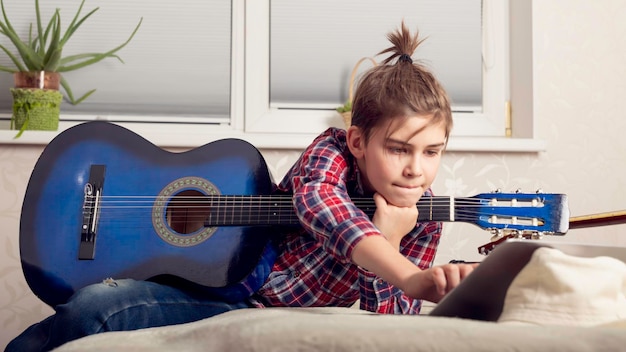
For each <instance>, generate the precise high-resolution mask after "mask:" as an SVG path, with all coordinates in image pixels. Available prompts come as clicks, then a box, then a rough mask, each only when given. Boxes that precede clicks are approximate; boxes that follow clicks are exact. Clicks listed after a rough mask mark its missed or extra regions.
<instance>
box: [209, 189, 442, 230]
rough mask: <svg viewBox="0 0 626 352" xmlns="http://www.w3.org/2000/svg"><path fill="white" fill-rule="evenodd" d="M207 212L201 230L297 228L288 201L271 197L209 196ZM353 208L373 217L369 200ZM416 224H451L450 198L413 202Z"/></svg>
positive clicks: (370, 200)
mask: <svg viewBox="0 0 626 352" xmlns="http://www.w3.org/2000/svg"><path fill="white" fill-rule="evenodd" d="M207 202H208V204H206V206H208V207H209V208H210V209H211V211H210V215H209V217H208V218H207V219H206V221H205V226H207V227H209V226H258V225H298V224H299V223H300V222H299V220H298V217H297V215H296V213H295V211H294V208H293V203H292V197H291V196H288V195H271V196H211V197H209V199H208V200H207ZM353 202H354V204H355V205H356V206H357V207H358V208H359V209H361V210H362V211H363V212H364V213H365V214H367V215H368V216H369V217H372V216H373V215H374V212H375V211H376V205H375V203H374V200H373V199H369V198H356V199H353ZM417 208H418V210H419V216H418V221H419V222H428V221H454V198H451V197H422V198H421V199H420V200H419V201H418V202H417Z"/></svg>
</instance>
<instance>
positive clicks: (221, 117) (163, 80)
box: [0, 0, 231, 122]
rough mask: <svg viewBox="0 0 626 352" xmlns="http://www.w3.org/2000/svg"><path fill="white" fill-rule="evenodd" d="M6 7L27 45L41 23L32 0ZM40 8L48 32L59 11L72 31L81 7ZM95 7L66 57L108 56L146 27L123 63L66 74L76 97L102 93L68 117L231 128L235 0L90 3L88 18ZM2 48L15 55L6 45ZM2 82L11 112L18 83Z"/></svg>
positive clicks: (0, 96)
mask: <svg viewBox="0 0 626 352" xmlns="http://www.w3.org/2000/svg"><path fill="white" fill-rule="evenodd" d="M4 5H5V9H6V12H7V16H8V17H9V20H10V21H11V23H12V24H13V26H14V27H15V28H16V29H18V30H19V32H20V33H21V34H22V35H23V36H24V38H26V37H27V35H28V30H29V24H30V23H31V22H33V23H35V21H36V17H35V2H34V0H5V1H4ZM39 5H40V8H41V12H42V18H43V19H44V20H45V21H46V23H45V24H47V21H48V20H49V18H50V17H51V16H52V14H53V12H54V10H55V8H60V9H61V20H62V26H67V25H68V24H69V22H70V21H71V20H72V18H73V16H74V14H75V13H76V10H77V9H78V6H79V5H80V0H57V1H51V0H40V2H39ZM96 7H99V10H98V11H97V12H96V13H94V14H93V15H92V16H91V17H90V18H89V19H87V21H85V22H84V24H83V25H82V26H81V27H80V28H79V29H78V30H77V32H76V33H75V34H74V36H73V37H72V38H71V39H70V41H69V42H68V44H67V45H66V46H65V48H64V51H63V54H64V56H67V55H72V54H79V53H89V52H105V51H107V50H110V49H112V48H114V47H116V46H118V45H119V44H121V43H123V42H124V41H125V40H126V39H127V38H128V36H129V35H130V34H131V33H132V31H133V29H134V28H135V26H136V25H137V23H138V22H139V20H140V18H142V17H143V23H142V25H141V28H140V29H139V31H138V32H137V34H136V35H135V37H134V38H133V40H132V41H131V42H130V43H129V44H128V45H127V46H126V47H125V48H123V49H122V50H121V51H119V52H118V55H119V56H120V57H121V59H122V60H123V61H124V63H121V62H119V61H118V60H116V59H114V58H108V59H105V60H103V61H101V62H99V63H96V64H94V65H92V66H89V67H87V68H83V69H79V70H77V71H71V72H67V73H64V74H63V75H64V77H65V78H66V79H67V81H68V82H69V84H70V86H71V88H72V91H73V93H74V96H75V97H78V96H81V95H82V94H84V93H85V92H87V91H89V90H91V89H94V88H96V89H97V90H96V92H95V93H94V94H93V95H92V96H90V97H89V98H88V99H87V100H85V101H84V102H82V103H81V104H78V105H76V106H71V105H69V104H68V103H64V105H63V106H62V111H63V113H64V114H68V113H70V114H82V115H94V114H95V115H98V114H103V115H132V116H136V117H137V116H139V117H140V121H141V120H150V119H151V117H158V116H171V117H172V120H173V121H172V122H176V121H177V119H178V120H181V118H183V117H192V118H198V119H202V120H204V121H213V120H214V121H218V122H219V121H227V122H229V121H230V117H229V114H230V90H231V87H230V84H231V83H230V82H231V81H230V71H231V70H230V67H231V1H230V0H211V1H204V0H177V1H176V2H171V1H163V0H161V1H158V0H157V1H145V0H144V1H128V0H87V1H86V2H85V5H84V7H83V10H82V14H83V15H85V14H87V13H88V12H89V11H90V10H92V9H94V8H96ZM45 24H44V25H45ZM63 28H65V27H63ZM34 29H35V30H36V26H35V27H34ZM1 43H2V45H4V46H5V47H7V48H12V45H11V44H10V43H9V42H8V40H7V39H6V38H5V37H2V38H1ZM0 57H1V59H0V60H1V62H2V64H3V65H12V63H11V62H10V60H9V59H8V58H7V57H6V55H1V56H0ZM1 74H2V76H1V77H2V79H1V80H0V104H1V106H2V107H4V108H5V110H7V109H8V108H9V107H10V105H11V96H10V93H9V88H10V87H12V86H13V81H12V77H11V76H10V75H9V74H8V73H1ZM192 120H193V119H192Z"/></svg>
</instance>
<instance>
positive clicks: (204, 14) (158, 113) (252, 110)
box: [0, 0, 542, 151]
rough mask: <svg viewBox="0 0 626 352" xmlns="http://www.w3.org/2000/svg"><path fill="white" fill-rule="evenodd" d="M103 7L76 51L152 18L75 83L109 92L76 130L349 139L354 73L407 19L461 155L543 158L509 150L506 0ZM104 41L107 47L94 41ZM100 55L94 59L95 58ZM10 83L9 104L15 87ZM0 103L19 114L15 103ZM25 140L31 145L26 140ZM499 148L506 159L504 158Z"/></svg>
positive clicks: (72, 118) (295, 144) (524, 141)
mask: <svg viewBox="0 0 626 352" xmlns="http://www.w3.org/2000/svg"><path fill="white" fill-rule="evenodd" d="M9 1H10V2H9ZM5 2H6V3H5V7H6V9H7V11H8V12H9V13H11V11H12V9H13V8H14V7H16V6H18V3H19V4H20V5H19V6H21V7H22V8H24V10H22V11H23V13H24V14H25V15H24V16H26V14H28V15H31V14H32V12H33V11H32V10H31V9H32V6H33V4H29V2H25V1H20V2H17V0H7V1H5ZM74 2H75V1H73V2H72V1H71V0H64V1H58V2H57V3H56V4H55V5H54V6H56V7H62V8H64V14H65V16H69V15H68V14H67V13H70V14H73V13H71V11H72V10H71V9H73V8H74V6H77V5H74V4H73V3H74ZM511 2H516V3H519V1H518V0H511ZM64 3H68V4H70V3H72V4H70V5H68V6H66V5H65V4H64ZM43 4H44V2H42V4H41V5H43ZM100 5H101V6H100ZM49 6H50V8H51V7H52V5H49ZM95 6H100V7H101V8H100V10H99V11H98V12H97V13H96V15H95V16H94V17H93V18H90V19H89V21H87V22H86V23H88V22H94V23H92V25H93V27H89V28H88V27H85V28H81V31H85V32H86V33H82V35H83V37H82V39H81V38H79V37H78V35H77V37H76V38H73V39H72V42H74V41H76V42H74V44H76V45H77V46H78V47H80V48H81V50H77V51H80V52H84V51H92V50H97V51H102V50H104V49H106V48H108V47H111V46H115V45H116V44H117V43H119V42H122V41H123V40H125V38H126V37H127V35H128V34H130V32H131V31H132V28H134V25H135V24H136V21H137V20H138V19H139V18H140V17H143V18H144V22H143V24H142V28H141V29H140V30H139V32H138V34H137V36H136V37H135V38H134V39H133V41H132V42H131V43H130V44H129V45H128V47H126V48H124V49H123V50H122V51H121V52H120V53H119V54H120V56H121V57H122V59H123V60H124V61H125V64H120V63H117V62H115V60H110V59H109V60H105V61H103V62H101V63H98V64H96V65H94V66H92V67H93V69H92V68H88V69H86V70H81V71H76V72H72V73H71V75H70V74H67V79H68V80H69V81H70V83H71V84H72V88H73V89H74V93H75V95H77V94H78V92H79V91H84V90H87V89H89V88H90V87H91V88H97V89H98V91H97V92H96V94H95V95H93V96H92V97H90V98H89V99H88V100H86V101H85V102H83V103H82V104H80V105H79V106H77V107H67V108H65V107H64V108H63V111H62V113H63V116H62V119H65V120H68V122H67V123H64V124H63V126H66V127H67V126H69V125H71V124H72V123H76V121H82V120H88V119H94V118H96V119H106V120H111V121H116V122H120V121H121V123H122V124H124V125H126V126H127V127H129V128H131V129H133V130H135V131H136V132H138V133H140V134H141V135H142V136H144V137H146V138H147V139H149V140H151V141H153V142H154V143H156V144H157V145H160V146H184V147H194V146H199V145H201V144H204V143H207V142H209V141H210V140H213V139H217V138H225V137H238V138H243V139H247V140H249V141H250V142H252V143H253V144H255V145H256V146H258V147H260V148H302V147H304V146H305V145H307V144H308V143H309V142H310V140H311V139H312V138H313V137H314V136H315V135H317V134H318V133H319V132H321V131H323V130H324V129H326V128H327V127H329V126H339V127H340V126H342V121H341V117H340V115H338V114H337V113H336V112H335V110H334V108H335V107H337V106H339V105H341V104H342V103H343V102H344V101H345V100H346V98H347V91H348V83H349V77H348V76H349V72H350V71H351V70H352V68H353V66H354V64H355V63H356V61H357V60H358V59H359V58H361V57H364V56H374V55H375V54H376V53H377V52H378V51H380V50H381V49H383V48H385V47H387V46H389V43H388V41H387V40H386V38H385V35H386V34H387V32H389V31H390V30H393V29H395V28H397V27H398V25H399V24H400V21H401V20H402V19H404V20H405V22H406V23H407V25H408V27H409V28H410V29H411V30H415V29H416V28H418V29H419V30H420V33H421V34H422V35H424V36H425V37H428V39H427V40H426V41H425V42H424V43H423V44H422V45H421V46H420V48H418V50H417V52H416V54H415V55H414V57H415V58H418V59H425V63H426V65H427V66H429V67H431V68H432V70H433V71H434V72H435V74H436V75H437V77H438V78H439V79H440V80H441V81H442V83H443V84H444V86H445V87H446V89H447V90H448V92H449V93H450V95H451V97H452V100H453V110H454V118H455V128H454V130H453V136H454V138H452V140H451V143H450V146H449V147H450V149H453V150H454V149H457V150H523V151H526V150H539V149H541V148H542V146H541V143H537V141H534V140H532V132H531V133H530V134H526V135H522V136H518V137H523V138H513V139H511V138H509V139H507V138H505V134H506V128H507V127H508V125H507V123H508V122H507V110H506V108H505V107H506V106H507V105H506V103H507V101H508V100H509V96H508V95H509V66H508V60H509V55H508V40H509V37H508V34H509V31H508V26H509V21H508V18H509V16H508V11H509V6H508V2H507V1H501V0H419V1H415V0H390V1H388V2H385V3H384V5H383V4H382V3H381V2H380V1H374V0H367V1H365V0H362V1H356V0H350V1H348V0H345V1H341V2H336V1H332V0H323V1H322V0H301V1H298V2H294V1H288V0H232V1H230V0H211V1H203V0H185V1H184V6H181V5H180V4H177V5H176V6H171V5H170V3H169V2H166V1H164V0H160V1H153V2H151V5H150V6H146V5H145V4H142V5H139V4H138V3H137V2H130V3H129V2H128V1H123V0H115V1H114V0H108V1H105V0H99V1H98V0H90V1H88V2H87V3H86V9H91V8H92V7H95ZM516 6H519V5H516ZM527 7H530V5H528V6H527ZM65 8H67V9H68V10H65ZM44 18H45V17H44ZM30 21H32V19H30V18H29V19H28V20H25V21H24V23H28V22H30ZM446 21H447V22H446ZM111 23H115V24H116V26H115V28H114V29H112V27H111ZM526 30H527V31H528V32H530V27H527V28H526ZM92 31H93V33H95V34H93V35H98V34H99V35H100V36H99V37H98V38H100V39H98V40H95V39H92V38H95V37H93V35H92ZM81 40H82V42H81ZM105 40H106V41H105ZM92 42H93V49H86V48H87V47H88V46H89V45H92V44H91V43H92ZM68 50H69V49H68ZM376 59H377V60H379V61H380V59H381V58H380V57H377V58H376ZM3 63H4V62H3ZM363 68H364V69H367V65H365V64H364V67H363ZM94 81H96V82H97V84H96V85H95V86H94V84H92V82H94ZM4 82H5V83H3V85H4V86H0V89H1V90H2V92H4V91H7V90H8V87H9V86H7V85H6V81H4ZM120 82H124V83H123V84H120ZM83 87H84V88H83ZM108 87H112V88H111V89H110V88H108ZM138 87H144V88H138ZM138 92H142V93H141V94H140V93H138ZM3 94H4V93H3ZM3 99H4V100H3ZM0 102H1V103H2V105H3V106H5V105H6V104H7V101H6V98H4V97H3V96H0ZM5 116H6V115H5ZM531 117H532V116H531ZM5 119H8V117H5ZM148 122H149V123H148ZM2 133H3V132H2ZM1 136H2V134H0V137H1ZM25 137H27V135H26V134H25V135H24V136H22V137H21V139H22V138H24V139H25V140H26V141H27V140H28V137H27V138H25ZM33 138H34V137H33ZM43 138H51V137H43ZM507 140H508V141H507ZM511 140H514V141H513V143H511ZM501 142H503V143H505V144H507V145H508V146H504V147H499V146H498V145H497V143H501ZM494 143H496V144H494Z"/></svg>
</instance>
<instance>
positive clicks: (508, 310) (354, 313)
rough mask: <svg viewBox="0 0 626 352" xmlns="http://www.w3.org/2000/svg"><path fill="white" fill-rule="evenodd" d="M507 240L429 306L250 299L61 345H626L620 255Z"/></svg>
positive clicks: (61, 351) (625, 276)
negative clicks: (250, 304) (410, 312)
mask: <svg viewBox="0 0 626 352" xmlns="http://www.w3.org/2000/svg"><path fill="white" fill-rule="evenodd" d="M501 247H502V249H500V248H498V249H497V250H495V251H494V252H493V253H492V254H490V255H489V256H488V257H487V258H486V259H485V260H484V262H483V263H482V264H481V265H480V266H479V267H478V268H477V269H476V270H475V271H474V273H472V275H470V276H469V277H468V278H467V279H466V280H464V281H463V282H462V283H461V285H459V286H458V287H457V288H456V289H455V290H454V291H452V292H451V293H450V294H449V295H448V296H447V297H446V298H445V299H444V300H443V301H441V302H440V303H439V304H438V305H437V306H435V307H434V309H433V310H432V311H431V312H430V313H429V314H427V315H426V314H424V315H418V316H402V315H379V314H374V313H370V312H365V311H361V310H358V309H354V308H332V307H318V308H266V309H254V308H251V309H243V310H236V311H232V312H228V313H224V314H221V315H218V316H216V317H213V318H209V319H205V320H201V321H197V322H193V323H187V324H181V325H175V326H168V327H159V328H150V329H143V330H137V331H127V332H108V333H103V334H99V335H93V336H88V337H85V338H82V339H79V340H76V341H73V342H69V343H67V344H65V345H64V346H61V347H60V348H58V349H57V350H56V351H57V352H72V351H112V350H130V351H258V352H265V351H337V352H339V351H404V352H410V351H623V350H626V298H625V293H626V264H625V263H624V261H622V260H620V259H616V258H614V257H606V256H599V257H597V256H582V257H579V256H573V255H569V254H566V253H563V252H562V251H561V250H559V249H556V248H551V246H550V245H549V243H545V242H543V243H539V244H536V243H523V242H511V243H505V244H503V245H502V246H501ZM592 249H594V248H591V249H589V250H586V251H585V253H588V254H589V253H593V250H592ZM595 249H598V248H595ZM621 253H626V249H622V251H621ZM504 259H506V261H504V262H502V260H504ZM499 261H500V262H499ZM470 279H471V280H470ZM494 282H495V283H497V284H496V285H494Z"/></svg>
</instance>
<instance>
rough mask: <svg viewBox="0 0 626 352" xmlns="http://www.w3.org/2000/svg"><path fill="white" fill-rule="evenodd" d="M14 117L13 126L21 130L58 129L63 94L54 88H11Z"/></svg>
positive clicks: (12, 119)
mask: <svg viewBox="0 0 626 352" xmlns="http://www.w3.org/2000/svg"><path fill="white" fill-rule="evenodd" d="M11 94H12V95H13V117H12V118H11V128H13V129H16V130H20V132H19V133H18V135H17V136H16V137H19V136H20V135H21V134H22V132H24V130H40V131H56V130H57V129H58V128H59V114H60V113H61V101H62V100H63V94H61V92H59V91H58V90H53V89H33V88H11Z"/></svg>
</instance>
